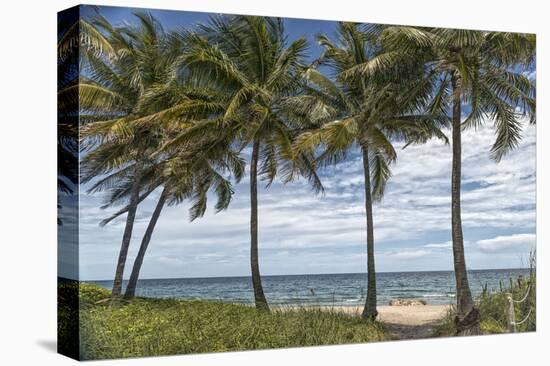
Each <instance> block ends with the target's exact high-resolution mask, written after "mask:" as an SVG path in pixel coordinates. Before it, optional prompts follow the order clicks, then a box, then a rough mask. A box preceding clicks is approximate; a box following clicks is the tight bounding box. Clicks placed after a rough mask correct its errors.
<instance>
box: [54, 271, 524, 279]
mask: <svg viewBox="0 0 550 366" xmlns="http://www.w3.org/2000/svg"><path fill="white" fill-rule="evenodd" d="M528 269H530V268H529V267H511V268H475V269H468V272H482V271H515V270H528ZM442 272H454V271H453V270H452V269H449V270H420V271H415V270H407V271H376V274H384V273H387V274H392V273H442ZM367 273H368V272H366V271H365V272H335V273H291V274H262V277H290V276H296V277H298V276H333V275H360V274H365V275H366V274H367ZM249 277H251V275H250V274H248V275H235V276H191V277H151V278H140V279H139V281H158V280H186V279H189V280H194V279H220V278H249ZM58 278H59V279H65V280H70V281H75V279H71V278H66V277H61V276H58ZM128 280H129V279H128V278H124V279H123V281H128ZM77 281H79V282H109V281H111V282H112V281H113V280H112V279H85V280H84V279H79V280H77Z"/></svg>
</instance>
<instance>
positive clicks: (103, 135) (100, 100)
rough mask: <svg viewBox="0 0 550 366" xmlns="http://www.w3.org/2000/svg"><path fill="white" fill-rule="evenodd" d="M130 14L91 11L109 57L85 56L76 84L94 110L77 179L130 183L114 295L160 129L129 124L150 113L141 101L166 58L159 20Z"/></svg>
mask: <svg viewBox="0 0 550 366" xmlns="http://www.w3.org/2000/svg"><path fill="white" fill-rule="evenodd" d="M134 15H135V16H136V17H137V18H138V20H139V25H138V26H137V27H131V26H123V27H113V26H112V25H111V24H110V23H109V22H108V21H107V20H106V19H105V18H103V17H102V16H101V15H100V14H97V16H96V17H95V18H94V19H93V21H92V24H93V25H94V26H95V27H96V28H97V29H99V30H100V31H101V34H104V35H105V38H106V39H107V41H108V43H109V45H110V46H111V47H112V49H113V50H114V51H115V52H114V53H115V57H111V58H107V57H94V56H95V55H87V57H86V58H85V72H84V73H83V75H84V76H81V78H80V83H79V88H81V89H80V96H79V97H80V98H81V99H84V100H89V101H90V104H92V105H91V108H89V109H90V110H92V111H93V112H94V113H95V115H94V117H95V118H94V119H95V121H94V122H92V123H89V124H88V125H86V126H85V127H84V128H83V135H84V138H85V142H86V143H87V144H88V145H89V146H88V149H90V150H91V151H90V152H88V153H87V154H86V155H85V157H84V159H83V177H82V181H83V182H84V183H85V182H88V181H90V180H92V179H95V178H97V177H98V176H102V175H110V174H111V173H114V172H117V174H116V175H113V176H112V177H111V180H110V182H111V183H112V184H116V183H114V182H115V179H114V178H115V177H116V178H120V179H122V181H123V182H124V181H126V180H129V181H131V182H132V184H131V185H130V187H129V196H128V201H129V205H128V207H129V209H128V211H127V217H126V225H125V229H124V233H123V237H122V243H121V248H120V253H119V257H118V261H117V266H116V271H115V278H114V283H113V290H112V294H113V296H115V297H117V296H120V295H121V292H122V278H123V274H124V267H125V264H126V258H127V254H128V248H129V245H130V240H131V237H132V231H133V225H134V220H135V216H136V211H137V206H138V203H139V199H140V197H139V195H140V182H141V181H142V176H143V173H144V171H145V170H146V168H147V165H148V164H150V163H151V159H149V158H148V155H149V154H150V153H151V152H153V151H154V150H155V149H156V146H157V144H158V143H159V141H160V134H159V133H158V131H156V130H155V129H151V128H149V127H145V126H142V127H141V128H130V124H131V122H132V121H135V120H136V119H140V118H143V117H144V116H147V115H150V114H151V113H153V112H156V110H151V103H146V102H145V101H147V100H149V99H151V95H150V94H151V93H152V92H154V91H155V90H156V88H157V86H158V85H159V84H163V83H164V82H165V81H166V79H167V76H168V74H169V72H168V71H169V69H168V66H169V65H170V64H171V61H172V60H171V58H170V57H169V53H168V51H167V36H166V33H165V32H164V30H163V28H162V26H161V24H160V23H159V22H158V21H157V20H156V19H155V18H153V17H152V16H151V15H150V14H147V13H135V14H134ZM82 87H84V88H86V89H82ZM98 119H99V121H98ZM92 191H94V189H92Z"/></svg>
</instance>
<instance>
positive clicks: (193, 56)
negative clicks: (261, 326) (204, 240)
mask: <svg viewBox="0 0 550 366" xmlns="http://www.w3.org/2000/svg"><path fill="white" fill-rule="evenodd" d="M186 36H187V40H188V45H189V47H188V49H187V50H186V52H185V53H184V54H183V55H182V56H181V57H180V58H179V60H178V61H177V62H176V63H177V64H178V67H176V70H182V72H187V73H189V74H190V75H191V80H193V82H194V83H196V85H198V86H201V87H207V88H208V89H209V90H211V91H215V92H216V93H218V94H219V95H220V97H221V98H220V99H218V100H217V103H221V104H222V111H221V113H212V115H211V117H210V118H208V119H206V120H204V121H201V122H198V123H197V124H196V125H195V126H194V127H192V128H190V129H189V130H186V131H184V132H182V133H181V134H180V135H179V136H178V137H176V138H175V139H174V140H173V141H171V142H170V143H169V144H167V145H166V147H165V148H170V147H172V146H178V145H180V144H182V143H183V144H185V143H188V142H189V141H192V140H193V139H194V138H196V137H197V136H201V135H202V134H204V133H205V131H211V132H215V133H218V134H225V135H226V136H230V138H231V139H232V140H233V141H234V143H235V144H237V145H238V146H240V148H239V149H245V148H247V147H249V149H246V151H247V152H248V151H249V152H250V158H249V159H250V265H251V273H252V286H253V289H254V299H255V304H256V308H257V309H259V310H265V311H269V306H268V303H267V300H266V297H265V294H264V290H263V286H262V282H261V275H260V266H259V258H258V188H257V186H258V177H261V178H263V179H264V180H266V181H267V186H269V185H270V184H271V183H272V182H273V181H274V179H275V178H276V176H278V175H279V176H281V177H282V180H283V182H288V181H290V180H292V179H294V178H295V177H297V176H298V175H301V176H304V177H306V178H307V179H308V180H309V181H310V182H311V183H312V185H313V188H314V189H315V190H316V191H320V190H321V189H322V186H321V183H320V181H319V179H318V177H317V175H316V173H315V171H314V169H313V166H312V165H311V162H310V161H308V160H307V157H306V156H305V155H304V154H298V155H295V154H294V152H293V150H292V140H293V138H294V137H295V136H296V135H297V134H298V133H299V132H300V130H301V129H302V128H303V126H301V125H299V124H296V123H295V122H294V121H291V120H288V119H286V118H284V114H283V113H282V112H281V108H282V101H283V100H284V98H285V97H287V96H289V95H292V94H294V93H297V92H298V88H299V77H298V76H299V75H298V70H299V68H300V66H301V62H302V59H303V56H304V52H305V50H306V41H305V40H304V39H303V38H300V39H298V40H296V41H294V42H292V43H290V44H287V42H286V40H285V33H284V27H283V21H282V20H281V19H276V18H264V17H252V16H220V17H213V18H211V20H210V23H209V24H208V25H203V26H201V29H200V31H199V32H198V33H189V34H187V35H186ZM218 112H220V111H218Z"/></svg>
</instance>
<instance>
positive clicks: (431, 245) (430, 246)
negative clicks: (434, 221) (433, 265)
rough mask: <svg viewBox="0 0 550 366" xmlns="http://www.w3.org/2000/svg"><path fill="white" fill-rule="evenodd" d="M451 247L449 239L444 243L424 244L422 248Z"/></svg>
mask: <svg viewBox="0 0 550 366" xmlns="http://www.w3.org/2000/svg"><path fill="white" fill-rule="evenodd" d="M452 247H453V243H452V242H450V241H448V242H445V243H433V244H426V245H424V248H435V249H449V248H452Z"/></svg>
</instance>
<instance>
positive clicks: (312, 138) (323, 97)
mask: <svg viewBox="0 0 550 366" xmlns="http://www.w3.org/2000/svg"><path fill="white" fill-rule="evenodd" d="M337 37H338V43H337V44H335V43H333V42H332V41H331V40H330V39H329V38H328V37H327V36H324V35H323V36H320V37H319V39H318V40H319V43H320V44H321V45H322V46H323V47H324V48H325V51H324V54H323V55H322V56H321V59H320V60H319V61H317V62H316V63H315V65H314V67H310V68H308V69H307V70H306V71H305V73H304V76H305V77H306V79H307V80H308V81H309V82H310V85H311V87H310V88H309V89H308V93H306V95H302V96H297V97H294V98H289V99H288V100H287V103H288V104H289V108H290V109H291V110H293V114H295V115H296V118H300V116H301V117H302V118H304V117H305V118H306V119H308V120H313V122H314V123H320V122H323V125H322V126H321V127H320V128H318V129H315V130H312V131H308V132H306V133H303V134H302V135H301V136H300V137H299V138H298V139H297V141H296V144H295V145H296V148H297V149H298V150H299V151H306V152H308V154H309V155H311V156H313V155H315V153H316V151H317V150H318V148H319V147H320V146H321V147H322V149H321V150H323V152H322V153H321V154H320V156H319V157H318V158H317V161H318V162H320V163H323V164H327V163H328V164H334V163H337V162H339V161H341V160H343V159H344V158H345V157H346V155H347V154H348V152H349V151H350V150H352V149H355V147H359V149H360V151H361V154H362V163H363V173H364V188H365V212H366V228H367V272H368V279H367V281H368V282H367V298H366V302H365V307H364V309H363V313H362V316H363V317H364V318H366V319H375V318H376V316H377V314H378V312H377V309H376V303H377V297H376V271H375V261H374V224H373V202H377V201H380V200H381V199H382V197H383V195H384V188H385V186H386V183H387V181H388V180H389V179H390V176H391V171H390V165H391V164H392V163H393V162H394V161H395V159H396V157H397V154H396V151H395V149H394V147H393V141H395V140H404V141H406V143H407V144H411V143H423V142H425V141H427V140H428V139H429V138H431V137H433V136H436V137H439V138H441V139H444V140H445V136H444V135H443V134H442V133H441V131H440V129H439V128H440V127H442V126H443V125H444V121H442V120H441V119H439V118H437V116H434V115H432V114H427V113H422V110H423V109H424V108H425V107H426V98H425V97H424V96H425V94H426V92H427V90H428V89H429V87H430V85H419V86H416V87H409V88H408V89H405V88H404V85H407V84H408V85H413V84H412V83H413V82H414V80H413V79H411V78H410V77H403V78H401V79H399V80H393V79H392V78H391V75H390V76H388V75H386V76H383V77H380V76H378V77H377V78H374V77H368V78H365V77H359V78H350V77H348V76H347V75H346V73H347V72H348V71H349V70H350V69H353V68H354V67H356V66H357V65H361V64H363V63H366V62H369V60H371V59H373V58H374V57H375V56H376V54H377V53H378V52H379V48H378V45H377V43H376V37H374V35H373V34H372V33H371V32H369V31H368V28H367V27H365V26H363V25H360V24H355V23H339V24H338V28H337ZM318 64H324V65H326V66H328V67H329V68H330V70H331V71H332V74H333V76H334V80H331V79H330V78H328V77H326V76H324V75H323V74H322V73H320V72H319V71H317V70H316V66H317V65H318ZM405 66H407V67H409V68H412V67H414V66H415V65H414V64H410V63H405V64H403V66H402V67H405ZM407 71H409V70H407ZM409 74H411V73H409ZM411 75H412V74H411Z"/></svg>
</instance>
